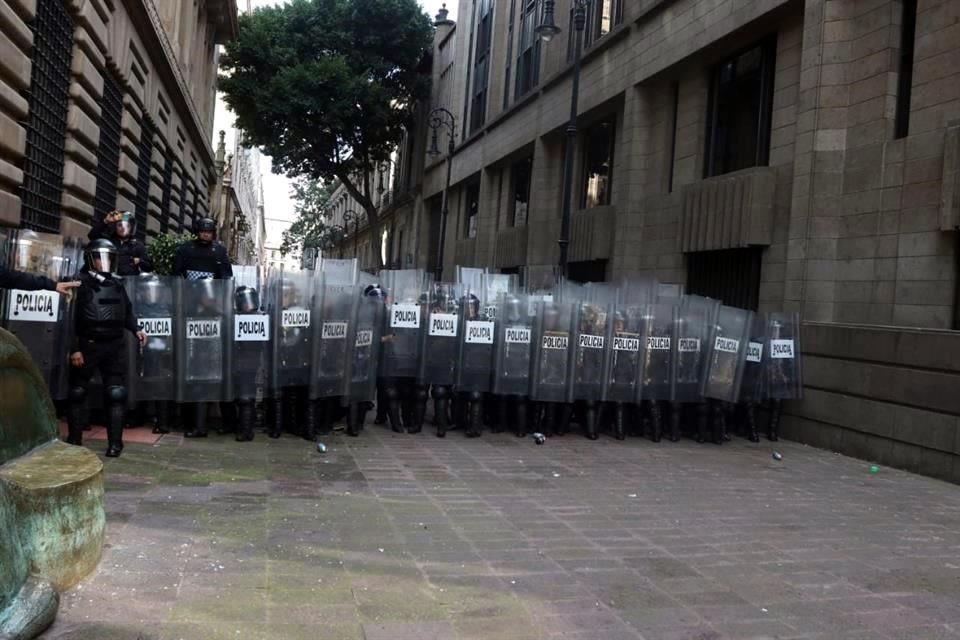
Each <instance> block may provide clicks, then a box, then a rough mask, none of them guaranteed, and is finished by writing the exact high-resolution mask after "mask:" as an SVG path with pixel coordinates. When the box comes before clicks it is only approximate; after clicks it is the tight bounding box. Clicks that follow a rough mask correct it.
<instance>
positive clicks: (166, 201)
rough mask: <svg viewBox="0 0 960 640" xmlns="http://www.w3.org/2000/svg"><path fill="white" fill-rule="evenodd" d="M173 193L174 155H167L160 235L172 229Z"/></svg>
mask: <svg viewBox="0 0 960 640" xmlns="http://www.w3.org/2000/svg"><path fill="white" fill-rule="evenodd" d="M172 191H173V153H170V152H168V153H167V161H166V163H165V164H164V165H163V195H162V196H161V199H160V233H166V232H167V231H168V230H169V229H170V199H171V196H172V193H171V192H172Z"/></svg>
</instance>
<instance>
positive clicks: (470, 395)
mask: <svg viewBox="0 0 960 640" xmlns="http://www.w3.org/2000/svg"><path fill="white" fill-rule="evenodd" d="M467 400H469V401H470V402H473V403H478V402H483V392H481V391H468V392H467Z"/></svg>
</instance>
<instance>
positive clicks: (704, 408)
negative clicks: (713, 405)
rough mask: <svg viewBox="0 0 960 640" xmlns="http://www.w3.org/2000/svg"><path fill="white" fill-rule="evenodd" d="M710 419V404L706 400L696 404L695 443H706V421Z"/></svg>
mask: <svg viewBox="0 0 960 640" xmlns="http://www.w3.org/2000/svg"><path fill="white" fill-rule="evenodd" d="M709 417H710V404H709V403H708V401H707V400H701V401H700V402H698V403H697V442H699V443H700V444H703V443H704V442H706V441H707V421H708V419H709Z"/></svg>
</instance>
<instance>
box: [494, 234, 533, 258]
mask: <svg viewBox="0 0 960 640" xmlns="http://www.w3.org/2000/svg"><path fill="white" fill-rule="evenodd" d="M527 229H528V227H527V226H526V225H524V226H522V227H507V228H506V229H501V230H500V231H499V232H498V233H497V252H496V257H495V258H494V263H495V266H496V267H497V268H498V269H508V268H511V267H516V266H520V265H524V264H526V263H527Z"/></svg>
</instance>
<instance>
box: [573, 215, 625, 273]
mask: <svg viewBox="0 0 960 640" xmlns="http://www.w3.org/2000/svg"><path fill="white" fill-rule="evenodd" d="M615 221H616V208H615V207H610V206H608V207H595V208H593V209H586V210H583V211H577V212H575V213H574V214H573V216H572V219H571V220H570V249H569V253H570V257H569V260H570V262H583V261H586V260H606V259H609V258H610V256H611V254H612V253H613V238H614V231H615V229H614V223H615Z"/></svg>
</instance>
